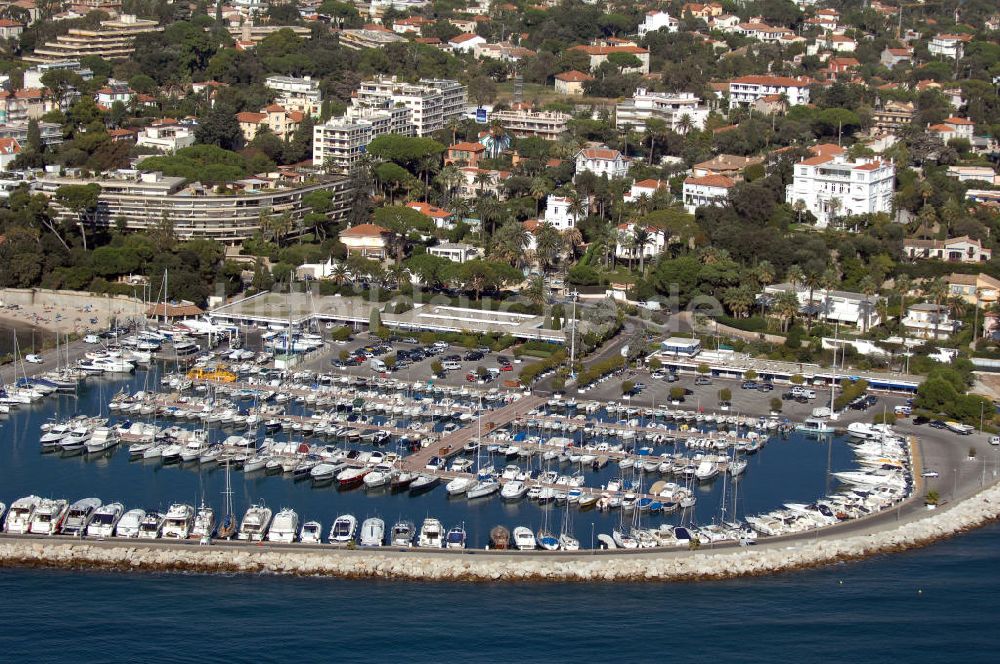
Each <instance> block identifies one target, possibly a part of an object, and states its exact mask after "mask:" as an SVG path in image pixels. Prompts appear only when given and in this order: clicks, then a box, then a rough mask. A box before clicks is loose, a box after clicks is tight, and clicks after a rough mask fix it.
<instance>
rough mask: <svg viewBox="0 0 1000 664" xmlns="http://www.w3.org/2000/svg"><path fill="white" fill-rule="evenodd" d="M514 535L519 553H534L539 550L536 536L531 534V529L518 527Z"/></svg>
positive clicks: (515, 545)
mask: <svg viewBox="0 0 1000 664" xmlns="http://www.w3.org/2000/svg"><path fill="white" fill-rule="evenodd" d="M513 535H514V547H515V548H516V549H517V550H518V551H534V550H535V549H536V548H538V542H537V541H535V534H534V533H533V532H531V528H526V527H524V526H518V527H517V528H515V529H514V533H513Z"/></svg>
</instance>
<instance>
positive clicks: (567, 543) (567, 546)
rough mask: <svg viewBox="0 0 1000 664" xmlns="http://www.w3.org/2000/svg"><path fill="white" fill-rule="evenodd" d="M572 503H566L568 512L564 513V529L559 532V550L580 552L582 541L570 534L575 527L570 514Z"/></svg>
mask: <svg viewBox="0 0 1000 664" xmlns="http://www.w3.org/2000/svg"><path fill="white" fill-rule="evenodd" d="M569 505H570V501H568V500H567V501H566V511H565V512H563V520H562V527H561V528H560V532H559V548H560V549H562V550H563V551H579V550H580V540H578V539H577V538H575V537H573V535H572V534H570V531H571V530H572V528H573V526H572V523H571V517H570V514H569Z"/></svg>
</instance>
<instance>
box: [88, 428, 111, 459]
mask: <svg viewBox="0 0 1000 664" xmlns="http://www.w3.org/2000/svg"><path fill="white" fill-rule="evenodd" d="M117 444H118V434H117V433H116V432H115V430H114V429H112V428H111V427H97V428H96V429H94V431H93V433H91V434H90V438H89V439H88V440H87V442H86V443H85V446H86V448H87V452H88V453H90V454H96V453H97V452H103V451H104V450H107V449H111V448H112V447H114V446H115V445H117Z"/></svg>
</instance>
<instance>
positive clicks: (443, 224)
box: [406, 201, 455, 231]
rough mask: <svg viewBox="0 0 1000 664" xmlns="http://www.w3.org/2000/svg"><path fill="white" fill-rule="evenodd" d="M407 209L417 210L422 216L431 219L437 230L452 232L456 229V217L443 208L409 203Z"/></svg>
mask: <svg viewBox="0 0 1000 664" xmlns="http://www.w3.org/2000/svg"><path fill="white" fill-rule="evenodd" d="M406 207H408V208H410V209H411V210H416V211H417V212H419V213H420V214H422V215H424V216H425V217H427V218H429V219H430V220H431V221H433V222H434V226H436V227H437V228H442V229H444V230H449V231H450V230H451V229H452V228H454V227H455V215H453V214H452V213H451V212H448V211H447V210H445V209H443V208H439V207H437V206H435V205H431V204H430V203H421V202H419V201H414V202H411V203H407V204H406Z"/></svg>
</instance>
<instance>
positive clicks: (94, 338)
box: [83, 334, 101, 344]
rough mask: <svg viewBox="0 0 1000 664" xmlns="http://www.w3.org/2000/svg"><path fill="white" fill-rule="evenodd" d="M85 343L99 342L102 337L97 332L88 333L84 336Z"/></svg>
mask: <svg viewBox="0 0 1000 664" xmlns="http://www.w3.org/2000/svg"><path fill="white" fill-rule="evenodd" d="M83 343H85V344H99V343H101V339H100V338H99V337H98V336H97V335H96V334H88V335H87V336H85V337H84V338H83Z"/></svg>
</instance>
